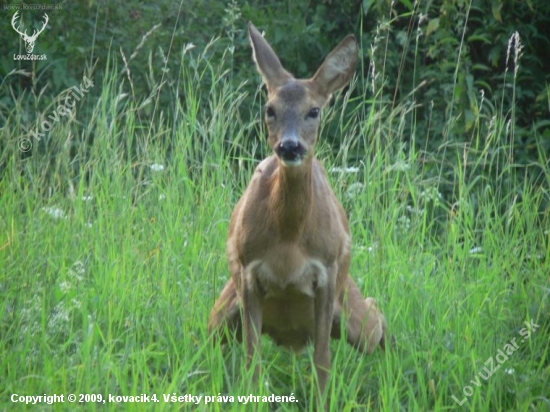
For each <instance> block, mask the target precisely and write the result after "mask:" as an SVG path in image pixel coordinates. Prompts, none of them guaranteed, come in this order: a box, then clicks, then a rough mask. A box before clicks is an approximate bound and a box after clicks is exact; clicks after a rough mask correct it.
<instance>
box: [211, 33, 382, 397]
mask: <svg viewBox="0 0 550 412" xmlns="http://www.w3.org/2000/svg"><path fill="white" fill-rule="evenodd" d="M249 30H250V39H251V43H252V46H253V49H254V58H255V60H256V64H257V66H258V69H259V71H260V73H261V74H262V76H263V78H264V80H265V82H266V84H267V89H268V106H269V107H270V110H272V113H274V115H272V116H270V115H269V114H268V115H266V123H267V126H268V131H269V143H270V146H271V147H272V148H273V149H274V150H275V149H276V148H277V147H278V145H280V144H281V142H282V141H283V140H284V139H297V140H298V141H299V143H300V145H301V146H302V147H303V148H304V152H305V155H304V156H303V158H301V159H300V161H299V162H296V164H294V163H292V162H289V161H285V160H284V159H281V158H279V157H278V156H277V155H272V156H270V157H268V158H267V159H265V160H264V161H262V162H261V163H260V165H259V166H258V167H257V169H256V172H255V174H254V176H253V178H252V181H251V182H250V184H249V186H248V188H247V189H246V191H245V192H244V194H243V196H242V198H241V199H240V200H239V202H238V203H237V205H236V207H235V210H234V211H233V215H232V217H231V225H230V229H229V239H228V242H227V255H228V259H229V267H230V271H231V276H232V277H231V279H229V281H228V282H227V284H226V285H225V288H224V289H223V291H222V293H221V296H220V297H219V299H218V300H217V302H216V303H215V305H214V308H213V309H212V313H211V317H210V322H209V329H210V331H212V332H214V331H217V332H222V331H223V330H225V329H226V328H227V329H229V330H230V331H235V332H236V335H237V338H238V339H240V337H241V333H242V336H243V338H244V341H245V344H246V350H247V354H248V357H249V358H251V357H252V356H253V355H254V353H255V352H256V351H257V352H259V351H260V348H261V344H260V335H261V334H262V333H265V334H267V335H269V336H270V337H271V338H272V339H273V340H274V341H275V342H276V343H277V344H279V345H282V346H286V347H288V348H291V349H293V350H297V351H298V350H300V349H302V348H303V347H304V346H305V345H307V344H308V343H309V342H313V343H314V361H315V365H316V370H317V376H318V380H319V390H320V392H321V393H322V392H323V391H324V389H325V386H326V383H327V380H328V372H329V370H330V351H329V341H330V337H331V336H332V337H333V338H340V333H341V323H342V321H343V319H342V318H344V322H345V327H346V336H347V340H348V342H349V343H350V344H352V345H353V346H355V347H356V348H358V349H359V350H361V351H364V352H367V353H371V352H373V351H374V349H375V348H376V346H378V345H381V346H382V348H384V339H385V335H386V321H385V319H384V316H383V315H382V313H381V312H380V310H379V309H378V307H377V305H376V301H375V300H374V299H372V298H368V299H364V298H363V296H362V295H361V292H360V291H359V289H358V288H357V285H356V284H355V282H354V281H353V279H351V277H350V276H349V275H348V270H349V266H350V253H351V252H350V247H351V238H350V231H349V225H348V220H347V217H346V214H345V212H344V209H343V208H342V206H341V204H340V202H339V201H338V199H337V198H336V196H335V195H334V193H333V191H332V189H331V187H330V185H329V182H328V179H327V176H326V173H325V170H324V168H323V166H322V164H321V163H320V162H319V161H317V160H316V159H315V158H314V147H315V143H316V140H317V133H318V127H319V118H316V117H314V116H310V115H309V114H308V113H310V111H311V109H312V108H319V109H322V108H323V107H324V106H325V104H326V103H327V102H328V100H329V99H330V95H331V93H333V92H334V91H336V90H338V89H340V88H342V87H344V86H345V85H346V84H347V83H348V82H349V80H350V78H351V77H352V75H353V72H354V70H355V65H356V60H357V43H356V40H355V38H354V37H353V36H348V37H346V38H345V39H344V40H343V41H342V42H341V43H340V45H338V46H337V47H336V48H335V49H334V50H333V52H332V53H331V54H330V55H329V56H328V57H327V58H326V60H325V62H324V63H323V65H321V67H320V68H319V70H318V71H317V73H316V74H315V76H314V77H313V78H312V79H309V80H297V79H294V78H293V77H292V76H291V75H290V74H289V73H288V72H287V71H285V70H284V69H283V67H282V66H281V64H280V62H279V59H278V58H277V56H276V55H275V53H274V52H273V50H272V49H271V47H270V46H269V44H268V43H267V42H266V41H265V40H264V39H263V38H262V37H261V35H260V34H259V32H258V31H257V30H256V28H255V27H254V26H253V25H252V24H250V26H249ZM285 162H286V163H285ZM256 372H258V370H256ZM256 375H257V373H256Z"/></svg>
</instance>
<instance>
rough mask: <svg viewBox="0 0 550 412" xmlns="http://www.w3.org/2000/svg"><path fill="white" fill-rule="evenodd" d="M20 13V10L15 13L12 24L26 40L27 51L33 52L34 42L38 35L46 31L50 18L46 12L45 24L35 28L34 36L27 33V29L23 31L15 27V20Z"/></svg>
mask: <svg viewBox="0 0 550 412" xmlns="http://www.w3.org/2000/svg"><path fill="white" fill-rule="evenodd" d="M18 13H19V12H18V11H16V12H15V14H14V15H13V18H12V19H11V26H12V27H13V29H14V30H15V31H16V32H17V33H19V35H20V36H21V38H22V39H23V41H24V42H25V48H26V49H27V53H32V51H33V49H34V43H35V42H36V39H37V37H38V35H39V34H40V33H42V32H43V31H44V29H45V28H46V24H48V20H49V18H48V15H47V14H46V13H44V24H43V25H42V28H41V29H40V30H38V31H37V30H34V33H33V34H32V36H29V35H27V30H25V32H24V33H23V32H21V31H20V30H19V27H15V21H16V20H17V17H18V16H17V14H18Z"/></svg>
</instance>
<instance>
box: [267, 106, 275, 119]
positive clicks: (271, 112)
mask: <svg viewBox="0 0 550 412" xmlns="http://www.w3.org/2000/svg"><path fill="white" fill-rule="evenodd" d="M265 115H266V117H267V118H268V119H273V118H274V117H275V109H273V107H271V106H267V107H266V108H265Z"/></svg>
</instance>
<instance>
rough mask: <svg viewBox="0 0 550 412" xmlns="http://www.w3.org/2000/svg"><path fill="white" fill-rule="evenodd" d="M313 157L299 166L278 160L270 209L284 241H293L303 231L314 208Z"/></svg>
mask: <svg viewBox="0 0 550 412" xmlns="http://www.w3.org/2000/svg"><path fill="white" fill-rule="evenodd" d="M312 169H313V165H312V159H304V163H303V164H301V165H300V166H294V167H288V166H284V165H283V164H281V163H279V167H278V169H277V172H276V173H275V174H274V175H273V180H272V186H271V187H272V190H271V195H270V209H271V210H270V212H271V216H272V219H273V222H274V223H275V225H276V227H277V229H278V232H279V235H280V236H281V239H282V240H285V241H292V240H295V239H297V238H299V237H301V235H302V234H303V232H304V229H305V226H306V223H307V221H308V218H309V216H310V214H311V210H312V207H313V201H312V199H313V170H312Z"/></svg>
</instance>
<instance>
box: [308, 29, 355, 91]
mask: <svg viewBox="0 0 550 412" xmlns="http://www.w3.org/2000/svg"><path fill="white" fill-rule="evenodd" d="M357 52H358V47H357V40H356V39H355V36H354V35H352V34H350V35H348V36H347V37H346V38H345V39H344V40H342V42H340V44H339V45H338V46H336V47H335V48H334V50H332V52H330V54H329V55H328V56H327V58H326V59H325V61H324V62H323V64H322V65H321V67H319V69H318V70H317V73H315V76H313V78H312V80H313V82H314V83H316V84H317V85H318V86H319V88H320V89H321V90H322V91H323V93H324V94H325V95H327V96H328V95H330V94H332V93H333V92H335V91H336V90H338V89H341V88H342V87H344V86H345V85H346V84H348V82H349V81H350V80H351V77H352V76H353V73H354V72H355V66H356V65H357Z"/></svg>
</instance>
